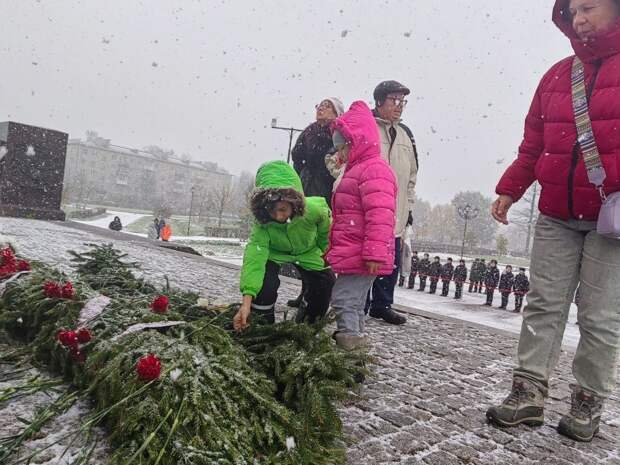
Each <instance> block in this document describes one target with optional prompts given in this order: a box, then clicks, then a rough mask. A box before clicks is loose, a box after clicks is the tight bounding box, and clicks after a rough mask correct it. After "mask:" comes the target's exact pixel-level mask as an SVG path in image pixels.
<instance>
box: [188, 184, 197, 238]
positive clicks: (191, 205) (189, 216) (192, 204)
mask: <svg viewBox="0 0 620 465" xmlns="http://www.w3.org/2000/svg"><path fill="white" fill-rule="evenodd" d="M195 188H196V187H195V186H192V187H191V189H190V192H191V193H192V197H191V199H190V201H189V214H188V215H187V236H189V228H190V226H191V224H192V208H193V206H194V190H195Z"/></svg>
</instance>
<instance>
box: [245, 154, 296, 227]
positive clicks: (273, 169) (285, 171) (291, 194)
mask: <svg viewBox="0 0 620 465" xmlns="http://www.w3.org/2000/svg"><path fill="white" fill-rule="evenodd" d="M279 201H285V202H289V203H290V204H291V205H292V206H293V215H292V217H291V219H293V218H295V217H297V216H303V215H304V212H305V206H306V199H305V196H304V192H303V188H302V186H301V180H300V179H299V176H298V175H297V173H296V172H295V170H294V169H293V168H292V167H291V166H290V165H289V164H288V163H285V162H283V161H271V162H267V163H265V164H264V165H262V166H261V167H260V168H259V169H258V172H257V173H256V183H255V189H254V193H253V194H252V199H251V201H250V208H251V209H252V214H253V215H254V217H255V218H256V220H257V221H258V222H259V223H262V224H266V223H269V222H270V221H273V220H272V218H271V215H270V212H271V209H272V207H273V206H274V204H275V203H276V202H279Z"/></svg>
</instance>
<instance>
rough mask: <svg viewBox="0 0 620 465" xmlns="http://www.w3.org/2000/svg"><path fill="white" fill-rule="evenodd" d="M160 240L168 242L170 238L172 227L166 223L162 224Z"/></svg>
mask: <svg viewBox="0 0 620 465" xmlns="http://www.w3.org/2000/svg"><path fill="white" fill-rule="evenodd" d="M160 236H161V240H162V241H166V242H168V241H169V240H170V237H172V227H171V226H170V224H168V223H164V227H163V228H162V229H161V233H160Z"/></svg>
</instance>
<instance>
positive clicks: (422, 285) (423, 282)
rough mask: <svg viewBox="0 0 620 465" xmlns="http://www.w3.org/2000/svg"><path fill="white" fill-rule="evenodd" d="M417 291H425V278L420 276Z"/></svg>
mask: <svg viewBox="0 0 620 465" xmlns="http://www.w3.org/2000/svg"><path fill="white" fill-rule="evenodd" d="M419 289H420V290H421V291H423V290H425V289H426V276H422V275H420V287H419Z"/></svg>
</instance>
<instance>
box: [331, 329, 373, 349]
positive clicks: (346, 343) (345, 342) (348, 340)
mask: <svg viewBox="0 0 620 465" xmlns="http://www.w3.org/2000/svg"><path fill="white" fill-rule="evenodd" d="M333 337H334V339H335V340H336V345H337V346H338V347H340V348H341V349H342V350H346V351H351V350H357V349H361V348H363V347H366V346H367V345H368V336H362V335H355V334H351V333H343V332H341V331H338V332H336V333H334V336H333Z"/></svg>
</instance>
